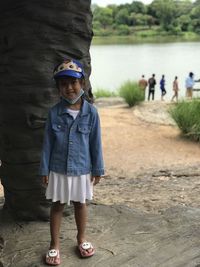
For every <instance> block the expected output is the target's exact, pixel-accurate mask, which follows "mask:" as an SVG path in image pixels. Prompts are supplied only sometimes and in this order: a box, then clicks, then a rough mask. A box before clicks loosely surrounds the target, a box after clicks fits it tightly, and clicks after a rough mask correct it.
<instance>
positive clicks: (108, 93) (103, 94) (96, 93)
mask: <svg viewBox="0 0 200 267" xmlns="http://www.w3.org/2000/svg"><path fill="white" fill-rule="evenodd" d="M93 94H94V96H95V98H100V97H114V96H117V93H115V92H111V91H109V90H107V89H101V88H97V89H96V90H94V92H93Z"/></svg>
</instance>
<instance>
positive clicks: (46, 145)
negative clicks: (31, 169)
mask: <svg viewBox="0 0 200 267" xmlns="http://www.w3.org/2000/svg"><path fill="white" fill-rule="evenodd" d="M53 142H54V138H53V133H52V127H51V118H50V113H49V115H48V118H47V121H46V125H45V132H44V140H43V148H42V152H41V160H40V168H39V175H41V176H48V175H49V162H50V156H51V151H52V146H53Z"/></svg>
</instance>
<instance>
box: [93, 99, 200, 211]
mask: <svg viewBox="0 0 200 267" xmlns="http://www.w3.org/2000/svg"><path fill="white" fill-rule="evenodd" d="M167 108H168V104H165V103H161V102H160V103H146V104H145V105H144V106H141V107H139V108H136V109H134V108H131V109H130V108H127V107H125V106H118V107H116V106H111V107H102V108H99V113H100V116H101V122H102V137H103V147H104V158H105V164H106V175H107V176H106V177H105V178H104V179H102V181H101V182H100V184H99V185H98V186H97V187H96V188H95V199H96V200H97V201H99V202H103V203H104V204H114V203H118V204H125V205H127V206H129V207H131V208H137V209H141V210H143V211H146V212H156V213H157V212H159V213H160V212H162V211H163V210H165V209H166V208H169V207H172V206H176V205H183V206H187V205H189V206H194V207H198V206H199V204H200V197H199V196H200V194H199V193H200V179H199V178H200V169H199V166H200V164H199V163H200V146H199V144H197V143H194V142H192V141H189V140H186V139H184V138H183V137H181V136H180V132H179V129H178V128H177V127H176V126H175V125H173V124H174V123H173V121H172V120H171V118H170V117H169V116H168V114H167V112H166V109H167ZM152 121H154V123H152Z"/></svg>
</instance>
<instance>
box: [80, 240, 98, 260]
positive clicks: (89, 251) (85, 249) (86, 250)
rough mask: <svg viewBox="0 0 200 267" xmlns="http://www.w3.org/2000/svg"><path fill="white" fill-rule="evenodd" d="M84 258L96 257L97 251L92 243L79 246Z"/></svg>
mask: <svg viewBox="0 0 200 267" xmlns="http://www.w3.org/2000/svg"><path fill="white" fill-rule="evenodd" d="M78 250H79V252H80V255H81V257H82V258H88V257H91V256H93V255H94V253H95V249H94V247H93V246H92V244H91V243H90V242H83V243H81V244H80V245H79V246H78Z"/></svg>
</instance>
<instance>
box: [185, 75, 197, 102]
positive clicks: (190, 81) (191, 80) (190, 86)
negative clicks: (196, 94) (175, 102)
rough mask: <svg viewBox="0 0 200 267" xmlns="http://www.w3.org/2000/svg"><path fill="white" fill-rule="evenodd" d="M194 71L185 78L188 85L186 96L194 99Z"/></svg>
mask: <svg viewBox="0 0 200 267" xmlns="http://www.w3.org/2000/svg"><path fill="white" fill-rule="evenodd" d="M194 83H195V82H194V73H193V72H190V73H189V76H188V77H187V78H186V80H185V87H186V97H187V98H190V99H192V96H193V86H194Z"/></svg>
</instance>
